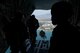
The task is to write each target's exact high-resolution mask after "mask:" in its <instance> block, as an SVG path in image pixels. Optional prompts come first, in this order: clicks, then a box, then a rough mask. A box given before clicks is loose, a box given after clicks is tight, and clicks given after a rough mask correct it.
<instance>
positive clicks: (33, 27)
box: [28, 15, 39, 47]
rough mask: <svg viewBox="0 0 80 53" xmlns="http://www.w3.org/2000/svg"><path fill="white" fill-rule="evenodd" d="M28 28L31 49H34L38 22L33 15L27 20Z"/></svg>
mask: <svg viewBox="0 0 80 53" xmlns="http://www.w3.org/2000/svg"><path fill="white" fill-rule="evenodd" d="M28 27H29V35H30V40H31V45H32V47H34V46H35V42H36V36H37V29H38V27H39V22H38V20H37V19H36V18H35V16H34V15H32V16H31V17H30V19H29V20H28Z"/></svg>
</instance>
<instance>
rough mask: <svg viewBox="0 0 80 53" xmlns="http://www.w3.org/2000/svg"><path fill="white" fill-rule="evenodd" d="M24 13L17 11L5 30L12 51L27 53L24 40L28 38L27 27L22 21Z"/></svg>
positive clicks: (14, 52)
mask: <svg viewBox="0 0 80 53" xmlns="http://www.w3.org/2000/svg"><path fill="white" fill-rule="evenodd" d="M22 15H23V14H22V13H21V12H16V14H15V17H14V19H13V20H12V21H11V22H10V23H9V24H8V25H6V26H5V27H4V29H3V30H4V32H5V36H6V40H7V43H8V45H9V46H10V49H11V53H18V52H19V51H21V53H26V47H25V43H24V41H25V40H26V39H27V31H26V30H25V29H26V27H25V25H24V24H23V23H22V21H21V20H22Z"/></svg>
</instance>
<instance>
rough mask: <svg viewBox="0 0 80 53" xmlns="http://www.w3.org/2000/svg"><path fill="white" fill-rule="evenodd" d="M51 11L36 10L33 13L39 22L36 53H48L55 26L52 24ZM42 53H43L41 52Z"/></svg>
mask: <svg viewBox="0 0 80 53" xmlns="http://www.w3.org/2000/svg"><path fill="white" fill-rule="evenodd" d="M50 11H51V10H50V9H49V10H39V9H36V10H34V12H33V13H32V15H35V18H36V19H37V20H38V22H39V28H38V29H37V37H36V48H35V53H43V52H47V51H48V49H49V46H50V37H51V36H52V31H53V29H54V28H55V26H54V25H53V24H52V22H51V13H50ZM41 34H42V35H41ZM40 51H41V52H40Z"/></svg>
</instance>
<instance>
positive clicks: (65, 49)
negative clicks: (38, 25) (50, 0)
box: [49, 1, 79, 53]
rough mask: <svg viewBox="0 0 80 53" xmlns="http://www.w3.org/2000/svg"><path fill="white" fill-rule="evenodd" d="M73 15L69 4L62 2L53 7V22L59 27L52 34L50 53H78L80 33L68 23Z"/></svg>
mask: <svg viewBox="0 0 80 53" xmlns="http://www.w3.org/2000/svg"><path fill="white" fill-rule="evenodd" d="M72 13H73V9H72V6H71V4H70V3H68V2H64V1H61V2H57V3H55V4H54V5H53V6H52V8H51V15H52V18H51V20H52V23H53V25H57V26H56V28H54V30H53V32H52V37H51V40H50V49H49V53H69V52H70V53H73V52H75V53H77V52H78V48H79V45H78V44H79V31H78V30H77V29H76V28H75V27H74V26H73V25H71V24H70V23H69V22H68V19H69V18H71V16H72ZM76 49H77V50H76Z"/></svg>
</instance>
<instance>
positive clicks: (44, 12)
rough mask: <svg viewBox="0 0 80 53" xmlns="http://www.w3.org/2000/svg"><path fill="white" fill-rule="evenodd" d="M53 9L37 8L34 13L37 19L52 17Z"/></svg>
mask: <svg viewBox="0 0 80 53" xmlns="http://www.w3.org/2000/svg"><path fill="white" fill-rule="evenodd" d="M50 11H51V10H35V11H34V12H33V14H34V15H35V17H36V18H37V19H42V18H44V19H46V18H49V19H50V18H51V13H50Z"/></svg>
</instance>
